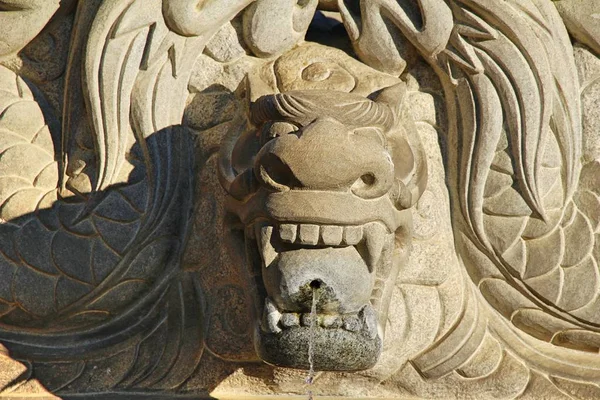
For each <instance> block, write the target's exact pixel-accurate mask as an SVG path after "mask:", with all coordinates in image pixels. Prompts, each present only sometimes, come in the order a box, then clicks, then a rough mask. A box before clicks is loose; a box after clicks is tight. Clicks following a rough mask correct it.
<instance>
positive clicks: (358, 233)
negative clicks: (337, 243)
mask: <svg viewBox="0 0 600 400" xmlns="http://www.w3.org/2000/svg"><path fill="white" fill-rule="evenodd" d="M362 238H363V228H362V226H346V227H344V243H345V244H347V245H348V246H354V245H355V244H358V243H359V242H360V241H361V240H362Z"/></svg>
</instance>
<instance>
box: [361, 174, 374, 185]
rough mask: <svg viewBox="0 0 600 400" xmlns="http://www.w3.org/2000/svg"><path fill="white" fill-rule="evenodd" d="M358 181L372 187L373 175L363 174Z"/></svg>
mask: <svg viewBox="0 0 600 400" xmlns="http://www.w3.org/2000/svg"><path fill="white" fill-rule="evenodd" d="M360 180H361V181H363V183H364V184H365V185H367V186H372V185H373V184H374V183H375V175H373V174H364V175H362V176H361V177H360Z"/></svg>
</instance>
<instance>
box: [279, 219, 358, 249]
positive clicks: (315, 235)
mask: <svg viewBox="0 0 600 400" xmlns="http://www.w3.org/2000/svg"><path fill="white" fill-rule="evenodd" d="M279 237H280V238H281V240H282V241H283V242H286V243H301V244H306V245H313V246H314V245H316V244H318V243H319V240H320V241H321V243H322V244H325V245H328V246H338V245H341V244H344V245H349V246H352V245H355V244H358V243H359V242H360V241H361V240H362V238H363V227H362V226H338V225H313V224H281V225H279Z"/></svg>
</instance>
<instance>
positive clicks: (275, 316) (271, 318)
mask: <svg viewBox="0 0 600 400" xmlns="http://www.w3.org/2000/svg"><path fill="white" fill-rule="evenodd" d="M280 319H281V312H279V309H278V308H277V306H276V305H275V303H273V300H271V299H270V298H268V297H267V299H266V300H265V308H264V311H263V328H266V330H267V331H268V332H273V333H279V332H281V328H280V327H279V326H278V325H279V320H280Z"/></svg>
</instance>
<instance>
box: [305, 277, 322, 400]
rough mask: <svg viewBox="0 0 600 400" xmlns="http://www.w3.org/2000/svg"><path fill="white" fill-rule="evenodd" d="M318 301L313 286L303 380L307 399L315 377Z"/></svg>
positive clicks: (317, 293) (311, 396) (311, 394)
mask: <svg viewBox="0 0 600 400" xmlns="http://www.w3.org/2000/svg"><path fill="white" fill-rule="evenodd" d="M318 301H319V292H318V290H317V288H314V287H313V291H312V305H311V307H310V328H309V329H310V331H309V335H308V365H309V369H308V375H307V377H306V380H305V382H306V383H307V384H308V392H307V395H308V400H313V398H314V397H313V393H312V390H311V386H312V384H313V381H314V379H315V368H314V353H315V338H316V335H317V326H318V323H317V322H318V321H317V318H318V316H317V302H318Z"/></svg>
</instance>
